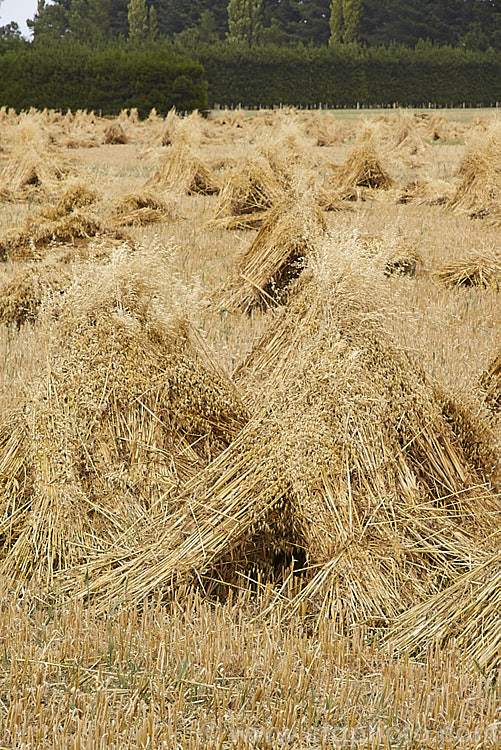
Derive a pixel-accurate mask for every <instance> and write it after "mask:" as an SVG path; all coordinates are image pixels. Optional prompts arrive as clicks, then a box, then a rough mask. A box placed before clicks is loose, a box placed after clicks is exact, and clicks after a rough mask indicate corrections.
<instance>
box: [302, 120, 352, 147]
mask: <svg viewBox="0 0 501 750" xmlns="http://www.w3.org/2000/svg"><path fill="white" fill-rule="evenodd" d="M306 132H307V133H308V130H307V131H306ZM314 133H315V135H316V145H317V146H335V145H337V144H338V143H342V142H343V140H344V139H345V138H346V127H345V126H344V124H343V123H341V122H339V121H338V120H335V119H334V117H332V115H323V117H322V118H315V130H314Z"/></svg>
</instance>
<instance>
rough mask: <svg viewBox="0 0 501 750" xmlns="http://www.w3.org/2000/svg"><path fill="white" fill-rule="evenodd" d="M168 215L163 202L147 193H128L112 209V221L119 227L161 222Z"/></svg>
mask: <svg viewBox="0 0 501 750" xmlns="http://www.w3.org/2000/svg"><path fill="white" fill-rule="evenodd" d="M169 213H170V209H169V207H168V206H167V204H166V203H165V202H164V201H161V200H159V199H158V198H156V197H155V196H154V195H153V194H152V193H151V192H149V191H140V192H138V193H129V194H128V195H125V196H124V197H123V198H121V199H120V200H119V201H118V202H117V203H116V204H115V205H114V206H113V209H112V219H113V220H114V221H115V222H116V223H117V224H118V225H119V226H126V227H131V226H143V225H145V224H153V223H155V222H158V221H162V220H163V219H165V218H166V216H167V215H168V214H169Z"/></svg>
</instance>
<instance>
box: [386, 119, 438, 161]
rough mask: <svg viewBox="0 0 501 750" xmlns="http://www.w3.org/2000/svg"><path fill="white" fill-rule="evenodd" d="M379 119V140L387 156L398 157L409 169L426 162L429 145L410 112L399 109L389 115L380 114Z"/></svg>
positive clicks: (428, 154)
mask: <svg viewBox="0 0 501 750" xmlns="http://www.w3.org/2000/svg"><path fill="white" fill-rule="evenodd" d="M376 119H377V118H376ZM380 120H381V124H380V128H381V130H382V135H381V140H383V141H384V143H385V147H386V150H387V152H388V156H393V157H396V158H398V159H399V160H401V161H403V162H404V164H406V165H407V166H409V167H410V168H411V169H414V168H416V167H421V166H423V165H424V164H426V163H427V162H428V159H429V156H430V146H429V145H428V144H427V143H425V142H424V140H423V138H422V137H421V134H420V133H419V130H418V129H417V128H416V119H415V118H414V117H413V116H412V115H411V114H409V113H408V112H404V111H402V110H399V111H398V112H396V113H395V114H394V115H391V116H386V115H382V116H381V118H380Z"/></svg>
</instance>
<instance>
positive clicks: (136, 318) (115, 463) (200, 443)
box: [0, 253, 247, 584]
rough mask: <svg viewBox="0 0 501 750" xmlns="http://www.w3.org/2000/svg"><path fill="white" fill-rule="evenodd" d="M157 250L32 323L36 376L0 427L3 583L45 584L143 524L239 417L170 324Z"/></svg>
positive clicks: (219, 383)
mask: <svg viewBox="0 0 501 750" xmlns="http://www.w3.org/2000/svg"><path fill="white" fill-rule="evenodd" d="M158 255H159V254H158V253H157V254H156V256H155V257H150V256H148V255H146V256H145V255H144V254H143V255H142V257H140V254H138V255H137V259H136V260H134V258H133V257H128V256H125V257H120V256H118V257H117V258H115V260H114V261H113V262H112V263H111V264H108V265H106V266H102V267H100V266H98V265H94V266H93V267H92V269H91V270H90V271H89V272H88V274H84V275H83V276H82V277H81V278H80V279H77V280H76V282H75V283H74V284H73V286H72V287H71V289H70V290H68V291H67V293H66V294H65V297H64V302H62V303H61V304H58V303H57V300H55V301H54V303H53V305H52V307H51V306H48V307H47V309H46V311H44V315H43V317H41V318H39V325H38V327H37V329H36V330H37V331H38V332H39V336H40V341H39V345H40V348H41V349H42V350H45V351H46V352H47V365H46V368H45V369H44V370H43V371H41V372H40V375H39V377H38V379H37V381H36V382H32V383H30V388H29V394H28V395H27V397H26V401H25V403H24V405H23V407H22V409H19V410H17V411H16V412H15V413H14V414H12V415H10V417H8V418H7V415H3V416H2V425H1V427H0V477H1V481H0V541H1V545H2V548H1V550H0V574H1V575H4V576H6V577H7V579H8V580H10V581H15V580H20V581H22V580H24V579H36V580H40V581H41V582H45V583H48V584H50V581H51V580H52V577H53V574H54V572H55V571H56V570H61V569H64V568H66V567H67V566H68V565H73V564H75V563H77V562H81V561H84V560H85V559H86V557H87V556H88V555H89V554H90V552H91V551H94V552H95V551H96V550H99V549H101V550H102V549H106V548H107V547H108V546H109V545H110V544H112V543H113V540H114V539H115V538H116V537H119V536H120V535H122V534H124V533H125V532H126V531H127V530H132V531H133V530H134V528H135V527H136V525H137V524H138V523H140V522H142V523H147V520H148V516H149V514H150V513H151V512H153V509H154V508H155V507H156V504H157V503H158V502H159V497H160V495H161V493H166V492H167V494H169V492H170V491H171V490H172V488H174V487H176V486H177V485H178V484H179V483H180V482H182V481H184V480H186V478H187V477H189V476H190V475H191V474H192V473H193V472H194V471H198V470H199V469H200V468H201V467H202V466H203V465H204V464H205V463H207V461H209V460H210V459H212V458H213V457H214V456H216V455H217V454H218V453H219V452H220V451H221V450H222V449H224V448H225V447H226V446H227V445H228V443H229V442H230V441H231V440H232V439H233V438H234V437H235V436H236V435H237V434H238V432H239V430H240V428H241V427H242V425H243V424H244V423H245V421H246V419H247V414H246V411H245V409H244V407H243V406H242V404H241V402H240V399H239V398H238V395H237V393H236V390H235V388H234V386H233V385H232V384H231V382H230V380H229V379H228V378H227V377H226V376H225V375H224V374H223V373H222V372H220V370H219V369H218V368H217V367H216V366H215V364H214V362H213V360H212V357H211V355H210V353H209V351H208V350H207V348H206V347H205V345H204V344H203V342H202V341H201V339H200V337H199V336H198V334H197V333H196V331H195V330H194V329H193V328H192V327H191V326H190V325H189V323H188V322H187V321H186V319H185V318H182V317H180V312H178V311H180V310H181V309H182V308H181V307H180V305H182V297H181V296H180V295H181V294H182V293H183V292H182V290H180V288H178V286H177V283H176V282H175V279H174V273H173V270H172V268H171V267H170V265H169V259H168V258H166V257H161V258H160V257H158ZM163 502H164V508H166V507H167V498H166V497H165V498H164V500H163ZM157 510H158V508H157Z"/></svg>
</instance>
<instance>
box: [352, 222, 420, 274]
mask: <svg viewBox="0 0 501 750" xmlns="http://www.w3.org/2000/svg"><path fill="white" fill-rule="evenodd" d="M356 238H357V241H358V244H359V247H360V249H361V250H362V251H363V252H364V254H367V255H368V256H369V257H372V258H373V259H374V260H375V261H376V262H380V263H381V264H382V266H383V270H384V274H385V276H391V275H392V274H394V273H396V274H404V275H408V276H415V275H416V273H417V271H418V270H420V269H421V268H422V266H423V264H424V260H423V257H422V255H421V253H419V251H418V249H417V243H416V242H415V241H414V240H412V239H411V238H409V237H405V236H403V235H400V234H397V233H395V232H392V231H388V232H384V233H382V234H357V235H356Z"/></svg>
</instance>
